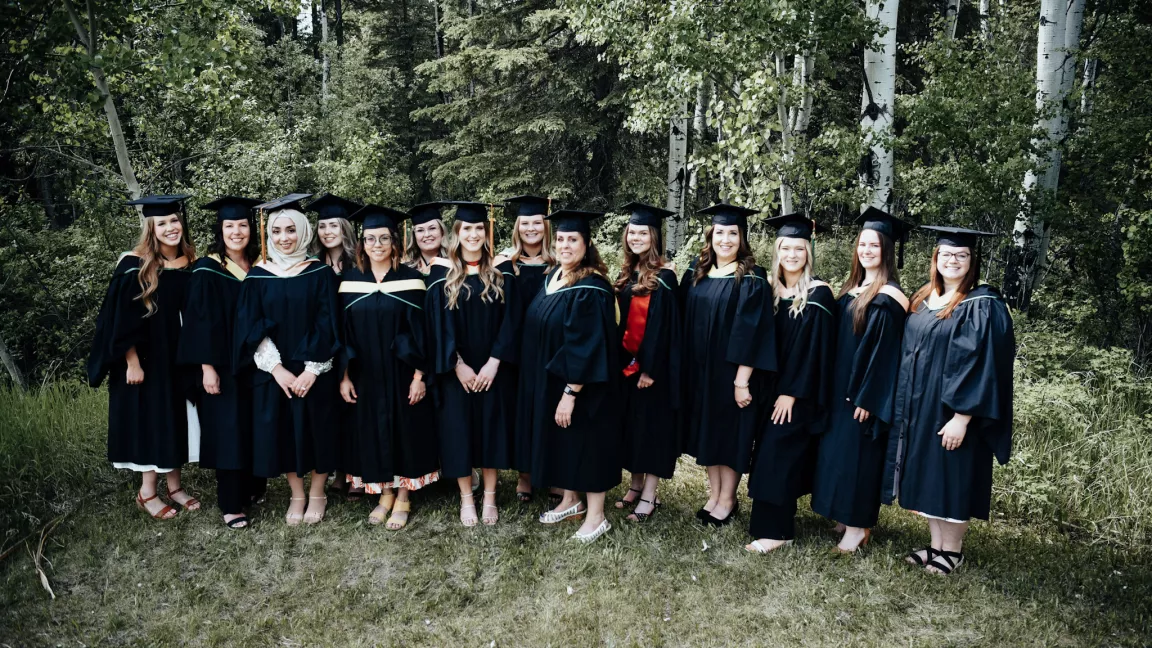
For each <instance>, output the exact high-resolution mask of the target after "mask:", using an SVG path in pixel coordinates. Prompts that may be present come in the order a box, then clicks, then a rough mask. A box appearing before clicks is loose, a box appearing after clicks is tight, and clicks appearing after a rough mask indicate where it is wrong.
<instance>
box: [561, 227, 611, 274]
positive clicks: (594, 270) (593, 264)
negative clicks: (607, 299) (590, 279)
mask: <svg viewBox="0 0 1152 648" xmlns="http://www.w3.org/2000/svg"><path fill="white" fill-rule="evenodd" d="M578 233H579V234H580V238H581V239H583V240H584V258H583V259H581V260H580V265H579V266H577V267H576V269H575V270H573V271H572V274H570V275H568V285H569V286H575V285H576V284H577V283H578V282H580V281H581V280H583V279H584V278H585V277H587V276H588V275H592V274H598V275H600V276H601V277H604V280H605V281H607V280H608V266H606V265H604V260H603V259H601V258H600V251H599V250H597V249H596V244H595V243H593V242H592V239H591V238H590V237H588V236H585V235H584V233H583V232H578Z"/></svg>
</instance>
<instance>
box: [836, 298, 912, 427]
mask: <svg viewBox="0 0 1152 648" xmlns="http://www.w3.org/2000/svg"><path fill="white" fill-rule="evenodd" d="M846 316H848V317H850V316H851V312H849V313H848V314H847V315H846ZM904 319H905V313H904V309H903V308H902V307H901V306H900V304H898V303H896V301H895V300H894V299H892V298H891V297H889V296H887V295H884V294H879V295H877V296H876V298H875V299H873V300H872V303H871V304H869V305H868V317H867V319H866V322H865V325H864V333H863V334H862V335H861V336H860V341H859V343H858V344H857V346H856V353H855V354H854V355H853V356H852V370H851V373H850V374H849V377H848V393H847V394H836V396H837V397H840V396H845V397H847V398H848V399H849V400H851V401H852V404H853V405H855V406H856V407H859V408H861V409H863V410H865V411H867V412H868V413H869V414H871V418H870V419H869V420H871V421H872V425H871V427H870V429H871V431H872V435H873V438H876V436H878V435H879V433H880V432H881V431H883V429H884V427H882V426H891V425H892V422H893V418H894V411H893V410H894V407H895V401H896V398H895V396H896V377H897V374H898V373H899V371H900V343H901V340H902V339H903V337H904Z"/></svg>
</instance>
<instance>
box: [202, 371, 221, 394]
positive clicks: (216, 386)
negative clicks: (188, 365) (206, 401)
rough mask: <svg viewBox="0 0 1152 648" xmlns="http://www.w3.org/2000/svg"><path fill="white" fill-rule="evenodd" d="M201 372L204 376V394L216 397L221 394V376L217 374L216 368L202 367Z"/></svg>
mask: <svg viewBox="0 0 1152 648" xmlns="http://www.w3.org/2000/svg"><path fill="white" fill-rule="evenodd" d="M200 371H201V372H202V373H203V374H204V377H203V379H202V382H203V383H204V393H205V394H211V395H213V396H216V395H217V394H219V393H220V375H219V374H217V373H216V368H215V367H213V366H212V365H210V364H206V365H200Z"/></svg>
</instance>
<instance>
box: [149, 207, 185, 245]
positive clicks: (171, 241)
mask: <svg viewBox="0 0 1152 648" xmlns="http://www.w3.org/2000/svg"><path fill="white" fill-rule="evenodd" d="M152 236H154V237H156V242H157V243H159V244H160V247H161V248H176V247H179V245H180V239H181V238H182V237H183V236H184V224H183V223H181V222H180V216H179V215H178V214H169V215H167V216H153V217H152Z"/></svg>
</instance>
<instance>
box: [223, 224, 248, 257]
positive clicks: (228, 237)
mask: <svg viewBox="0 0 1152 648" xmlns="http://www.w3.org/2000/svg"><path fill="white" fill-rule="evenodd" d="M220 232H221V234H223V238H224V247H225V248H227V249H228V251H230V252H241V253H242V252H244V250H245V249H247V248H248V242H249V241H250V240H252V225H251V224H250V223H249V222H248V219H247V218H241V219H238V220H226V221H224V222H222V223H220Z"/></svg>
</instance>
